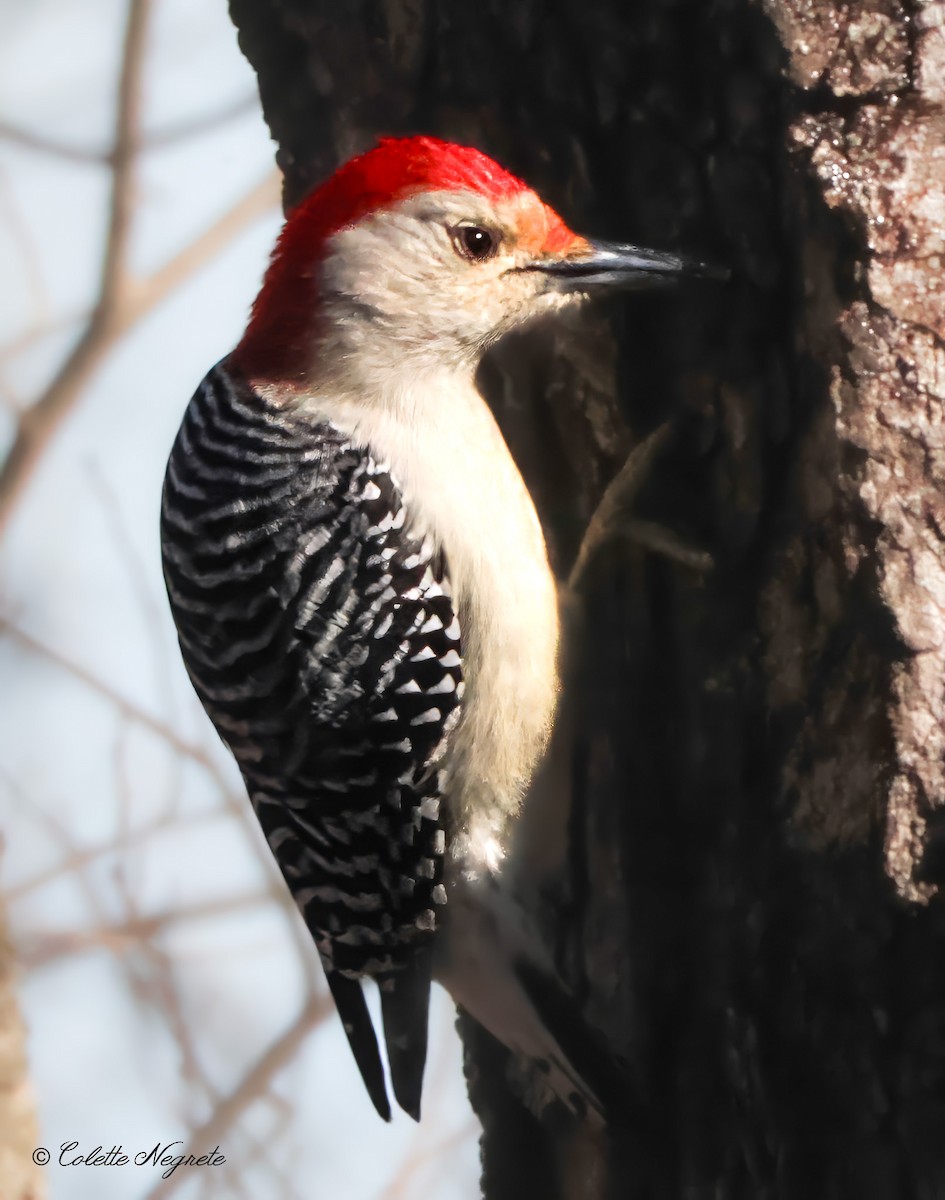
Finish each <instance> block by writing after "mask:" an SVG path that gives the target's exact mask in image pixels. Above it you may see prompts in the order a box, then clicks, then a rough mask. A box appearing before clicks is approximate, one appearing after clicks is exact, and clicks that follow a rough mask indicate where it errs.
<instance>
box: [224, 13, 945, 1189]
mask: <svg viewBox="0 0 945 1200" xmlns="http://www.w3.org/2000/svg"><path fill="white" fill-rule="evenodd" d="M231 12H232V15H233V18H234V20H235V22H236V24H237V26H238V28H239V32H240V39H241V44H242V46H243V49H244V51H245V53H246V54H247V56H248V57H249V59H250V61H251V62H252V63H253V65H254V66H255V68H256V70H257V72H258V75H259V82H260V92H261V96H262V100H263V107H264V111H265V115H266V119H267V120H268V122H269V125H270V127H271V129H272V132H273V136H274V138H275V140H276V142H277V144H278V160H279V162H280V164H281V166H282V168H283V170H284V172H285V178H286V185H285V197H286V203H287V206H288V207H291V205H292V204H294V203H295V202H296V201H298V200H299V199H300V198H301V197H302V196H303V195H304V194H305V193H306V192H307V191H308V190H309V189H310V187H311V186H312V185H314V184H315V183H316V182H317V181H319V180H321V179H322V178H324V177H325V176H326V175H327V174H328V173H329V172H330V171H331V170H332V169H333V168H334V167H335V166H336V165H337V163H338V162H339V161H341V160H343V159H344V158H346V157H348V156H349V155H350V154H352V153H354V152H356V151H359V150H362V149H364V148H366V147H367V146H368V145H369V144H371V143H372V142H373V140H374V138H375V137H376V135H377V134H379V133H402V132H414V131H425V132H434V133H437V134H440V135H442V136H446V137H450V138H453V139H456V140H460V141H467V142H471V143H474V144H476V145H478V146H479V147H481V148H482V149H484V150H486V151H487V152H489V153H491V154H493V155H494V156H495V157H497V158H498V159H499V160H500V161H502V162H503V163H504V164H505V165H506V166H508V167H509V168H510V169H512V170H513V171H516V172H517V173H519V174H521V175H522V176H523V177H524V178H526V179H527V180H529V182H530V183H532V184H533V185H534V186H535V187H536V188H537V189H538V190H539V191H541V193H542V194H543V195H544V197H545V198H546V199H547V200H548V201H549V202H550V203H552V204H553V205H554V206H555V207H557V208H558V209H559V211H561V212H562V213H563V215H564V216H565V218H566V219H567V220H568V221H569V222H570V224H571V225H572V227H574V228H575V229H577V230H579V231H581V232H586V233H590V234H594V235H597V236H603V237H617V238H621V239H623V240H634V241H637V242H639V243H642V244H645V245H653V246H658V247H664V248H670V249H680V250H689V251H692V252H696V253H699V254H701V255H702V256H704V257H708V258H711V259H714V260H715V261H719V262H722V263H725V264H727V265H729V266H731V267H732V270H733V278H732V281H731V282H730V283H729V284H728V285H726V286H724V287H718V286H709V285H703V286H700V287H698V288H692V289H689V290H686V291H684V292H680V293H678V294H673V295H656V296H654V295H640V296H638V297H631V298H628V299H627V300H625V301H623V302H621V303H620V304H619V305H615V306H613V307H611V308H610V309H608V310H607V311H603V310H589V311H587V312H586V313H584V314H582V315H581V317H580V318H579V319H577V320H575V321H574V322H572V323H571V324H569V325H568V326H567V327H566V328H565V327H558V328H554V329H552V328H548V329H541V330H535V331H533V332H531V333H529V334H528V335H523V336H521V337H518V338H516V339H515V340H514V342H510V343H507V344H505V345H504V346H502V347H501V348H500V349H499V351H498V352H497V353H496V354H495V355H494V356H493V357H492V358H491V359H490V361H489V362H488V363H487V364H486V365H485V366H484V368H483V372H482V383H483V388H484V391H485V392H486V394H487V395H488V397H489V399H490V402H491V403H492V404H493V405H494V408H495V411H496V413H497V416H498V418H499V420H500V423H501V424H502V427H503V429H504V430H505V432H506V436H507V437H508V439H509V442H510V445H511V447H512V450H513V453H515V455H516V457H517V459H518V461H519V463H520V466H521V468H522V470H523V473H524V474H525V476H526V479H527V481H528V483H529V485H530V486H531V488H532V491H533V494H534V495H535V497H536V502H537V504H538V507H539V510H540V515H541V518H542V521H543V523H544V525H545V529H546V532H547V535H548V540H549V544H550V546H551V552H552V556H553V559H554V562H555V565H556V567H558V568H559V569H560V570H561V571H562V572H563V571H565V570H566V569H567V566H568V564H569V562H570V560H571V558H572V557H573V554H574V552H575V549H576V546H577V544H578V541H579V538H580V534H581V530H582V528H583V526H584V524H585V523H586V521H587V519H588V516H589V515H590V513H591V511H592V510H593V506H594V504H595V502H596V499H597V498H598V497H599V495H600V492H601V490H602V488H603V486H604V485H605V484H606V481H607V479H608V478H609V477H610V475H611V474H612V473H613V471H614V470H615V468H616V467H617V465H618V464H619V462H620V461H621V460H622V458H623V456H624V455H625V453H626V449H627V445H628V437H629V435H630V434H632V435H633V436H640V435H643V434H645V433H646V432H648V431H649V430H651V429H653V428H655V427H656V426H657V425H659V424H661V423H663V422H667V421H668V422H669V423H670V428H671V430H672V437H671V440H670V444H669V446H668V448H667V449H666V450H665V452H663V453H661V455H660V456H659V458H658V461H657V463H656V466H655V467H654V468H653V470H652V471H651V472H650V474H649V477H648V478H647V480H646V482H645V485H644V487H643V490H642V492H641V494H640V496H639V498H638V502H637V509H636V516H637V517H639V518H642V519H645V520H648V521H652V522H656V523H658V524H660V525H661V526H663V527H666V528H669V529H671V530H673V531H674V532H675V533H676V534H677V535H679V536H680V537H682V538H684V539H685V540H687V541H688V542H690V543H693V544H696V545H698V546H701V547H704V548H705V549H707V550H708V551H709V552H710V553H711V554H712V555H713V558H714V567H713V568H712V569H711V570H709V571H707V572H701V573H700V572H697V571H695V570H693V569H691V568H688V567H686V566H685V565H683V564H682V563H680V562H676V561H674V560H673V559H671V558H669V557H666V556H664V555H660V554H654V553H652V552H647V551H645V550H644V549H642V548H641V547H639V546H636V547H635V546H633V545H632V544H628V545H626V546H621V547H620V548H619V550H615V551H614V552H613V553H612V554H611V555H609V556H608V558H607V559H606V561H602V562H601V563H600V564H599V565H598V568H597V571H596V573H595V578H594V586H593V588H592V596H591V599H590V602H589V613H588V617H589V619H588V621H587V634H586V637H585V640H584V642H583V643H582V646H581V652H580V656H579V659H580V664H581V666H580V671H579V678H578V679H577V680H576V681H575V684H574V687H575V689H576V697H577V709H578V712H579V714H580V717H579V725H580V728H579V734H578V736H577V738H576V739H575V743H574V747H573V753H572V756H571V758H572V761H571V763H570V767H569V772H570V783H571V788H572V807H571V812H570V820H569V827H568V847H569V849H568V862H567V870H566V872H565V873H564V877H563V878H562V879H561V880H559V881H558V884H559V886H558V887H557V889H556V890H555V900H554V916H555V919H554V922H553V925H554V929H555V936H556V946H557V952H558V956H559V961H560V964H561V968H562V972H563V974H564V975H565V977H566V978H568V980H569V981H570V983H571V985H572V987H573V988H574V990H575V994H576V996H577V997H578V998H579V1000H580V1003H581V1005H582V1007H583V1011H584V1013H585V1015H586V1017H587V1019H588V1020H589V1021H590V1022H591V1024H592V1026H593V1027H594V1028H595V1029H596V1030H598V1031H599V1033H600V1034H601V1036H602V1037H603V1038H605V1039H606V1041H607V1044H608V1045H609V1046H610V1047H611V1048H612V1049H613V1051H614V1052H615V1053H618V1054H619V1055H621V1056H622V1057H623V1059H625V1060H626V1062H627V1063H628V1064H629V1067H630V1077H631V1079H632V1081H633V1087H632V1091H633V1103H632V1104H631V1105H630V1108H629V1110H628V1113H627V1115H626V1116H625V1118H624V1119H623V1120H622V1121H621V1122H620V1123H619V1125H618V1126H617V1127H615V1128H613V1129H612V1130H611V1131H610V1133H609V1134H608V1135H607V1136H606V1137H600V1138H598V1137H594V1136H592V1135H590V1134H589V1133H587V1132H586V1131H584V1130H582V1129H580V1128H578V1127H577V1126H576V1125H574V1124H569V1123H568V1122H567V1121H560V1122H554V1121H552V1120H550V1119H545V1120H538V1119H536V1118H535V1117H533V1116H531V1115H530V1114H529V1113H528V1112H527V1111H526V1110H525V1108H523V1106H522V1105H521V1104H520V1103H519V1101H518V1100H517V1099H516V1095H515V1088H514V1086H510V1084H509V1064H508V1061H507V1056H506V1055H505V1054H504V1052H503V1051H502V1050H501V1048H499V1047H497V1046H496V1045H495V1043H493V1042H492V1041H491V1039H489V1038H488V1037H487V1036H486V1035H485V1034H483V1033H482V1031H479V1030H477V1029H475V1028H474V1027H473V1026H472V1024H471V1023H468V1025H467V1027H466V1029H465V1037H466V1043H467V1060H468V1072H469V1081H470V1094H471V1097H472V1100H473V1104H474V1106H475V1108H476V1110H477V1112H478V1113H479V1115H480V1117H481V1119H482V1122H483V1128H484V1134H483V1187H484V1193H485V1195H486V1196H487V1197H488V1200H507V1198H512V1197H515V1198H516V1200H519V1198H521V1197H526V1196H527V1197H531V1196H535V1197H539V1196H540V1197H543V1198H547V1200H556V1198H559V1197H560V1198H562V1200H564V1198H567V1200H570V1198H571V1197H585V1196H587V1197H595V1198H596V1197H611V1196H613V1197H618V1196H619V1197H621V1198H629V1197H633V1198H636V1197H640V1198H644V1197H646V1198H650V1197H654V1198H657V1197H659V1198H663V1197H666V1198H676V1197H680V1198H681V1197H685V1198H686V1200H697V1198H699V1197H707V1198H708V1197H725V1198H726V1200H736V1198H740V1197H745V1198H751V1200H759V1198H762V1197H778V1198H789V1200H794V1198H795V1197H796V1198H798V1200H800V1198H803V1200H816V1198H817V1197H821V1196H822V1197H832V1198H837V1197H843V1198H845V1197H851V1198H852V1197H856V1198H857V1200H867V1198H870V1197H877V1198H880V1197H882V1198H883V1200H887V1198H890V1197H921V1198H932V1197H939V1196H945V910H943V905H942V900H941V898H940V897H939V887H940V884H941V882H942V880H943V878H945V725H943V717H945V556H943V538H945V482H943V481H945V419H943V411H942V402H943V398H945V282H943V281H945V274H943V265H945V4H943V3H942V2H941V0H932V2H922V0H901V2H900V0H850V2H849V3H831V2H830V0H819V2H814V3H812V2H811V0H766V2H764V3H751V2H750V0H637V2H636V3H628V2H626V0H580V2H578V0H556V2H554V3H552V2H550V0H502V2H501V3H500V2H499V0H481V2H480V3H477V4H469V3H459V2H458V0H439V2H435V0H360V2H352V3H349V4H345V5H337V4H331V3H328V0H231Z"/></svg>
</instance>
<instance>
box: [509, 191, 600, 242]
mask: <svg viewBox="0 0 945 1200" xmlns="http://www.w3.org/2000/svg"><path fill="white" fill-rule="evenodd" d="M515 209H516V210H517V211H516V212H515V217H514V227H515V229H516V231H517V233H518V244H519V246H521V247H522V249H523V250H527V251H528V253H529V254H532V255H534V256H535V257H536V258H540V257H541V256H542V255H555V256H560V255H564V254H574V253H577V252H579V251H581V250H585V249H586V248H587V239H586V238H583V237H580V236H579V235H578V234H576V233H575V232H574V230H573V229H569V228H568V226H567V225H565V223H564V221H562V220H561V218H560V217H559V216H558V214H557V213H556V212H555V210H554V209H553V208H550V207H549V206H548V205H547V204H545V203H544V202H543V201H542V200H541V199H540V198H539V197H538V196H536V195H535V193H534V192H524V193H523V194H522V195H521V196H518V197H516V200H515Z"/></svg>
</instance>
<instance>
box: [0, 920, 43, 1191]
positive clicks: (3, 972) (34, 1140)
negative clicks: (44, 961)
mask: <svg viewBox="0 0 945 1200" xmlns="http://www.w3.org/2000/svg"><path fill="white" fill-rule="evenodd" d="M38 1148H40V1143H39V1135H38V1131H37V1128H36V1111H35V1106H34V1101H33V1093H32V1089H31V1088H30V1084H29V1075H28V1065H27V1059H26V1030H25V1029H24V1028H23V1021H22V1019H21V1017H20V1009H19V1005H18V1004H17V1000H16V959H15V955H14V952H13V943H12V942H11V941H10V936H9V933H8V931H7V913H6V907H5V906H4V905H3V903H2V901H0V1197H2V1198H3V1200H41V1198H42V1197H43V1196H45V1195H46V1184H45V1181H44V1179H43V1176H42V1173H41V1172H40V1169H39V1167H38V1166H37V1165H36V1164H35V1163H34V1161H33V1157H32V1155H33V1151H34V1150H36V1149H38Z"/></svg>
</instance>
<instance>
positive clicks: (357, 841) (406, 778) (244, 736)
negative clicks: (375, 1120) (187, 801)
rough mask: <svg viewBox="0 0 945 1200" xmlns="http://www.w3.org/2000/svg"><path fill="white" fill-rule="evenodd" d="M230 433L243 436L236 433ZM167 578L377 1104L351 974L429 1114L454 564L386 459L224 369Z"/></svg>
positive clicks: (173, 490)
mask: <svg viewBox="0 0 945 1200" xmlns="http://www.w3.org/2000/svg"><path fill="white" fill-rule="evenodd" d="M237 433H238V434H239V436H237ZM162 525H163V546H164V558H165V574H166V578H167V584H168V592H169V594H170V597H171V602H172V607H173V610H174V615H175V620H176V621H177V625H178V631H179V634H180V641H181V646H182V649H183V652H184V658H185V661H186V663H187V666H188V669H189V671H190V674H191V678H192V679H193V682H194V685H195V687H196V689H197V691H198V693H199V695H200V697H201V699H202V701H203V703H204V705H205V707H206V708H207V711H208V713H209V714H210V716H211V718H212V720H213V721H214V724H215V725H216V727H217V729H218V731H219V732H220V734H221V736H222V737H223V738H224V740H225V741H226V742H227V743H228V744H229V745H230V747H231V749H232V750H233V752H234V754H235V756H236V758H237V761H238V762H239V764H240V767H241V769H242V771H243V775H244V778H245V780H246V783H247V787H248V790H249V792H250V796H251V798H252V801H253V804H254V806H255V808H256V811H257V814H258V816H259V819H260V822H261V824H262V826H263V829H264V831H265V833H266V836H267V838H268V840H269V844H270V846H271V847H272V850H273V853H274V854H275V856H276V858H277V860H278V862H279V864H280V867H281V868H282V871H283V873H284V875H285V877H286V880H287V881H288V883H289V886H290V887H291V889H292V891H293V894H294V896H295V898H296V901H297V903H298V905H299V907H300V909H301V911H302V913H303V915H304V917H305V919H306V922H307V923H308V925H309V928H310V929H311V931H312V933H313V936H314V938H315V941H316V944H317V945H318V949H319V953H320V955H321V958H322V961H323V964H324V966H325V969H326V973H327V975H328V979H329V984H330V986H331V988H332V992H333V994H334V995H335V999H336V1003H337V1005H338V1008H339V1012H340V1014H341V1016H342V1020H343V1021H344V1023H345V1028H346V1031H347V1033H348V1037H349V1040H350V1041H351V1044H352V1048H353V1050H354V1052H355V1056H356V1058H357V1060H358V1063H359V1066H360V1068H361V1071H362V1074H363V1075H364V1078H365V1082H366V1083H367V1085H368V1090H369V1091H370V1093H371V1095H372V1098H373V1099H374V1102H375V1104H376V1106H377V1107H378V1111H380V1112H381V1113H382V1115H388V1114H389V1107H388V1104H387V1097H386V1088H385V1086H384V1080H383V1072H382V1069H381V1065H380V1058H379V1054H378V1050H377V1043H376V1039H375V1035H374V1031H373V1028H372V1027H371V1023H370V1019H369V1017H368V1013H367V1008H366V1005H365V1003H364V998H363V994H362V991H361V984H360V981H359V979H360V977H361V976H363V975H371V976H374V977H376V978H377V979H378V981H379V983H380V985H381V994H382V1007H383V1015H384V1023H385V1033H386V1040H387V1043H388V1052H389V1057H390V1061H391V1073H392V1078H393V1083H394V1088H395V1094H396V1095H397V1097H398V1100H399V1101H400V1103H401V1104H402V1106H403V1107H404V1108H405V1109H407V1111H409V1112H413V1113H416V1112H417V1111H418V1110H419V1097H420V1083H421V1077H422V1070H423V1062H424V1058H425V1039H426V1006H427V998H428V993H429V974H430V937H431V935H432V933H433V931H434V929H435V928H436V926H437V924H438V921H439V912H440V911H441V909H442V905H443V903H444V902H445V900H446V893H445V891H444V887H443V860H444V853H445V831H444V827H443V820H442V817H443V814H442V813H441V808H440V800H441V797H440V794H439V789H438V775H439V773H438V770H437V763H438V761H439V759H440V758H441V756H442V754H443V753H444V750H445V748H446V747H447V746H448V740H449V735H450V731H451V730H452V728H453V727H454V725H455V723H456V721H457V719H458V717H459V711H460V701H461V694H462V672H461V658H460V631H459V626H458V622H457V620H456V617H455V614H454V612H453V607H452V602H451V599H450V595H449V587H448V582H447V578H446V574H445V564H444V563H443V562H442V559H441V558H440V557H439V556H438V555H437V554H436V553H435V552H434V549H433V547H432V546H431V545H430V544H429V543H428V542H426V541H425V540H423V539H422V538H420V537H417V536H414V535H413V534H412V533H411V531H410V525H409V516H408V514H406V513H405V511H404V508H403V503H402V498H401V496H400V493H399V491H398V489H397V487H396V484H395V482H394V480H393V479H392V478H391V475H390V472H389V469H388V468H387V467H386V466H385V464H383V463H379V462H377V461H375V459H373V458H372V457H371V455H370V454H369V453H368V452H366V451H364V450H363V449H360V448H357V447H354V446H352V445H351V444H350V443H349V442H348V441H347V440H346V438H345V436H344V435H343V434H342V433H340V432H339V431H338V430H336V429H334V428H333V427H331V426H329V425H325V424H312V423H304V422H302V421H300V420H298V419H297V418H293V419H290V418H288V417H286V416H285V415H284V414H283V413H282V412H280V411H279V410H277V409H275V408H274V407H270V406H267V405H266V404H265V402H264V401H262V400H261V399H260V398H259V397H257V396H255V395H254V394H253V393H252V392H251V391H249V390H248V389H247V388H246V387H245V385H242V386H241V385H239V384H235V383H234V382H233V380H232V379H230V377H228V376H227V375H226V374H225V373H224V372H223V371H221V370H219V369H218V370H217V371H215V372H212V373H211V375H210V376H208V379H207V381H205V383H204V385H203V386H202V387H201V389H200V390H199V391H198V393H197V395H196V396H195V397H194V400H193V401H192V403H191V406H190V409H189V410H188V414H187V416H186V418H185V421H184V424H183V426H182V428H181V432H180V434H179V436H178V440H177V443H176V444H175V447H174V450H173V452H172V455H171V459H170V463H169V466H168V474H167V481H166V485H165V499H164V510H163V517H162Z"/></svg>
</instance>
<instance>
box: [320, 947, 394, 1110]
mask: <svg viewBox="0 0 945 1200" xmlns="http://www.w3.org/2000/svg"><path fill="white" fill-rule="evenodd" d="M326 976H327V978H328V986H329V988H330V989H331V994H332V996H333V997H334V1001H335V1007H336V1008H337V1009H338V1015H339V1016H340V1017H341V1023H342V1025H344V1028H345V1033H346V1034H347V1035H348V1042H349V1044H350V1046H351V1051H352V1053H353V1054H354V1060H355V1062H356V1063H357V1064H358V1069H359V1070H360V1072H361V1078H362V1079H363V1080H364V1086H365V1087H366V1088H367V1090H368V1095H369V1096H370V1097H371V1100H372V1101H373V1104H374V1107H375V1108H376V1109H377V1112H378V1115H379V1116H381V1117H383V1119H384V1120H385V1121H389V1120H390V1100H389V1099H388V1097H387V1085H386V1083H385V1082H384V1066H383V1064H382V1063H381V1053H380V1050H379V1049H378V1045H377V1035H376V1034H375V1032H374V1026H373V1024H372V1023H371V1014H370V1013H369V1012H368V1007H367V1002H366V1001H365V999H364V992H363V990H362V987H361V983H360V981H359V980H357V979H347V978H346V977H345V976H344V975H339V974H338V973H337V972H335V971H327V972H326ZM384 1021H385V1028H386V1022H387V1014H386V1011H385V1014H384ZM389 1040H390V1038H389V1036H388V1041H389ZM394 1080H395V1082H394V1092H395V1094H397V1084H396V1076H394ZM397 1098H398V1100H399V1099H400V1096H399V1095H398V1096H397Z"/></svg>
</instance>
